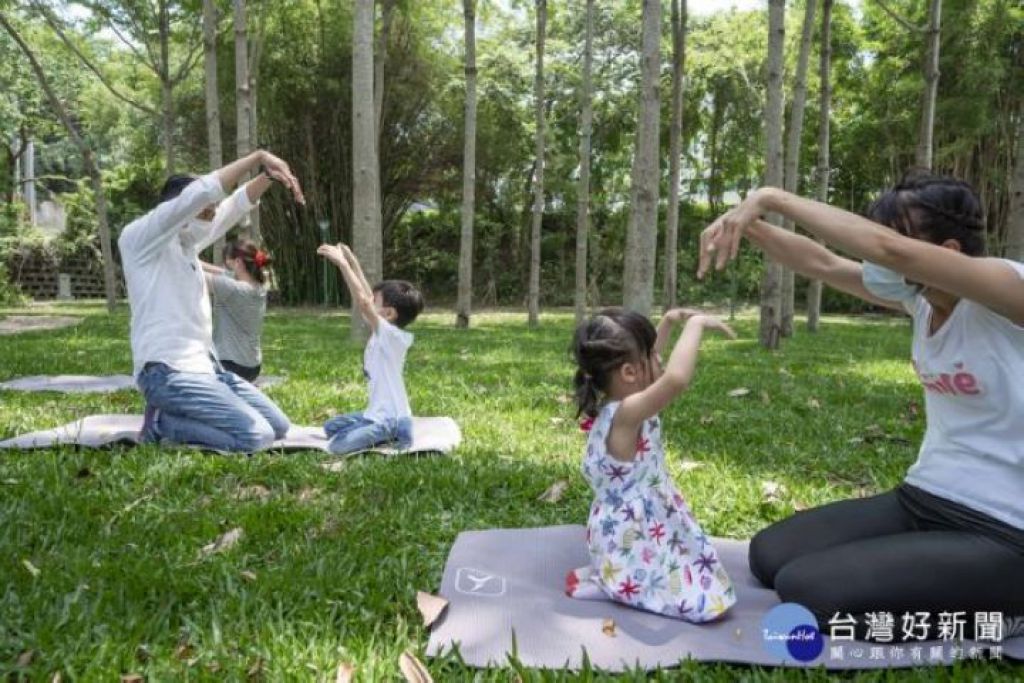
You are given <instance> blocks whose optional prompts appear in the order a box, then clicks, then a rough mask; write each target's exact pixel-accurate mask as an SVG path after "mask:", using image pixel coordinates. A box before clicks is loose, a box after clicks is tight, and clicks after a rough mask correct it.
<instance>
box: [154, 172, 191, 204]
mask: <svg viewBox="0 0 1024 683" xmlns="http://www.w3.org/2000/svg"><path fill="white" fill-rule="evenodd" d="M196 180H198V178H197V177H196V176H194V175H189V174H187V173H175V174H174V175H172V176H171V177H170V178H168V179H167V181H166V182H165V183H164V186H163V188H161V190H160V202H159V203H161V204H163V203H164V202H166V201H167V200H169V199H174V198H175V197H177V196H178V195H179V194H181V193H182V191H183V190H184V189H185V188H186V187H188V186H189V185H191V184H192V183H194V182H195V181H196Z"/></svg>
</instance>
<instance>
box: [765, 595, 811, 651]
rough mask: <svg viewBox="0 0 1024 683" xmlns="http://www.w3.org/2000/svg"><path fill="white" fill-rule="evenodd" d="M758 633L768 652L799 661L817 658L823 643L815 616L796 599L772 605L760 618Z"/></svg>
mask: <svg viewBox="0 0 1024 683" xmlns="http://www.w3.org/2000/svg"><path fill="white" fill-rule="evenodd" d="M761 636H762V638H764V647H765V649H766V650H767V651H768V652H769V653H771V654H773V655H775V656H776V657H779V658H781V659H795V660H797V661H799V662H809V661H811V660H813V659H815V658H817V656H818V655H820V654H821V651H822V649H823V648H824V646H825V641H824V640H823V639H822V637H821V631H819V630H818V620H817V619H815V618H814V615H813V614H811V611H810V610H809V609H807V608H806V607H804V606H803V605H798V604H797V603H795V602H784V603H782V604H781V605H776V606H775V607H773V608H771V609H770V610H769V611H768V613H767V614H765V615H764V619H762V620H761Z"/></svg>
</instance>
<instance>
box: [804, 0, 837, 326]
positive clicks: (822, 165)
mask: <svg viewBox="0 0 1024 683" xmlns="http://www.w3.org/2000/svg"><path fill="white" fill-rule="evenodd" d="M831 64H832V0H822V5H821V58H820V62H819V64H818V75H819V79H820V81H821V95H820V99H819V104H818V168H817V169H816V171H817V176H818V178H817V180H818V183H817V184H818V191H817V196H816V197H815V198H816V199H817V200H818V201H819V202H827V201H828V176H829V113H830V112H829V110H830V109H831V108H832V83H831V79H830V77H829V69H830V67H831ZM820 318H821V281H820V280H811V281H810V282H809V283H808V285H807V330H808V331H809V332H817V331H818V321H819V319H820Z"/></svg>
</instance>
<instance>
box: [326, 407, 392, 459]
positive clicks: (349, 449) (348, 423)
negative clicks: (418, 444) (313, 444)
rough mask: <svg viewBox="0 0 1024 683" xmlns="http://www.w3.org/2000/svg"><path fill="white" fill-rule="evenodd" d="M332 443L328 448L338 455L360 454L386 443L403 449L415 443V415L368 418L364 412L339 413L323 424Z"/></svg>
mask: <svg viewBox="0 0 1024 683" xmlns="http://www.w3.org/2000/svg"><path fill="white" fill-rule="evenodd" d="M324 432H326V434H327V438H328V439H330V440H331V441H330V443H328V444H327V449H328V450H329V451H330V452H331V453H333V454H335V455H344V454H346V453H357V452H359V451H365V450H366V449H368V448H373V447H374V446H381V445H384V444H387V445H388V446H393V447H394V448H398V449H404V448H408V447H409V446H411V445H412V418H410V417H399V418H389V419H386V420H379V421H378V420H369V419H367V418H365V417H363V414H362V413H347V414H345V415H336V416H334V417H332V418H331V419H330V420H328V421H327V422H326V423H325V424H324Z"/></svg>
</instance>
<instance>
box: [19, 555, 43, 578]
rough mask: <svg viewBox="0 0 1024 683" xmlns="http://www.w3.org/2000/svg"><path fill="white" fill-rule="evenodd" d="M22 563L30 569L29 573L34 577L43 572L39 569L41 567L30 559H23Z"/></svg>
mask: <svg viewBox="0 0 1024 683" xmlns="http://www.w3.org/2000/svg"><path fill="white" fill-rule="evenodd" d="M21 564H22V566H23V567H25V569H27V570H28V573H29V574H31V575H32V578H33V579H34V578H36V577H37V576H39V575H40V574H41V573H42V572H40V571H39V567H37V566H35V565H34V564H32V563H31V562H29V561H28V560H22V561H21Z"/></svg>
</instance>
